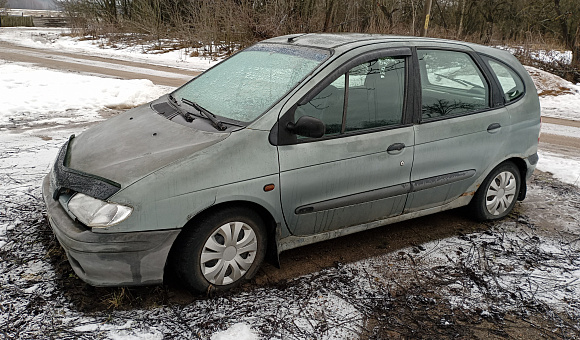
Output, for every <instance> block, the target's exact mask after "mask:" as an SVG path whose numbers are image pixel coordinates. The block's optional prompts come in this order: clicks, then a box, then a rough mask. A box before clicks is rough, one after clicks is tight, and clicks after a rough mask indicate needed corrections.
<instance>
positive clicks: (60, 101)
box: [0, 60, 169, 128]
mask: <svg viewBox="0 0 580 340" xmlns="http://www.w3.org/2000/svg"><path fill="white" fill-rule="evenodd" d="M168 90H169V88H167V87H163V86H155V85H153V83H152V82H151V81H150V80H146V79H139V80H120V79H112V78H101V77H94V76H86V75H80V74H76V73H68V72H58V71H53V70H47V69H39V68H31V66H30V65H17V64H14V63H6V62H3V61H1V60H0V94H1V95H0V96H1V97H2V100H1V101H2V110H1V111H0V128H3V127H10V126H11V125H15V124H21V123H22V122H26V123H27V125H29V126H32V125H39V124H47V123H55V124H62V125H64V124H67V123H69V122H71V120H74V121H76V122H79V121H80V122H83V121H84V122H89V121H95V120H98V119H100V117H99V110H101V109H106V108H109V109H128V108H132V107H135V106H138V105H141V104H144V103H147V102H149V101H151V100H153V99H155V98H158V97H160V96H161V95H163V94H164V93H167V92H168ZM7 99H9V100H7ZM63 113H64V114H63Z"/></svg>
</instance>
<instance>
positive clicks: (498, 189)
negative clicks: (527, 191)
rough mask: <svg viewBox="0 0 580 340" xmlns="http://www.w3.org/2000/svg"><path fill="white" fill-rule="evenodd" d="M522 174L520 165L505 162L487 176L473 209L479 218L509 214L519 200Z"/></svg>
mask: <svg viewBox="0 0 580 340" xmlns="http://www.w3.org/2000/svg"><path fill="white" fill-rule="evenodd" d="M520 186H521V176H520V171H519V169H518V167H517V166H516V165H515V164H514V163H512V162H505V163H502V164H500V165H499V166H498V167H496V168H495V169H493V170H492V172H491V173H490V174H489V175H488V176H487V177H486V178H485V180H484V181H483V183H482V184H481V186H480V187H479V189H478V190H477V193H476V194H475V197H474V198H473V201H472V202H471V207H472V211H473V212H474V214H475V217H476V218H477V219H478V220H484V221H485V220H488V221H489V220H496V219H500V218H502V217H504V216H506V215H507V214H509V213H510V212H511V211H512V209H513V207H514V206H515V204H516V202H517V197H518V193H519V192H520Z"/></svg>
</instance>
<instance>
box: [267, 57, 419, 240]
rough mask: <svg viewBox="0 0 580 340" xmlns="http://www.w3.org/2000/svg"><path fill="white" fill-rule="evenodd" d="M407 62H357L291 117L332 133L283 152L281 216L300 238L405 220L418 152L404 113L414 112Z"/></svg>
mask: <svg viewBox="0 0 580 340" xmlns="http://www.w3.org/2000/svg"><path fill="white" fill-rule="evenodd" d="M387 54H388V53H387ZM409 54H410V53H409ZM409 59H410V58H409V57H408V56H407V55H390V56H385V57H378V58H377V57H376V54H373V56H370V57H369V60H366V61H361V59H357V63H356V64H353V65H349V67H347V68H343V69H345V70H348V71H346V72H345V73H343V74H336V75H335V76H334V78H335V80H334V81H332V79H331V81H332V82H331V83H330V84H329V85H327V86H325V87H324V88H323V89H322V90H320V91H319V92H318V93H317V94H315V95H313V96H310V97H309V98H311V99H310V100H308V101H306V102H304V103H303V105H298V106H296V107H295V108H294V109H293V110H291V111H290V112H288V113H287V114H288V115H292V117H291V118H290V121H294V122H295V121H297V120H298V118H299V117H301V116H311V117H315V118H318V119H320V120H322V121H323V122H324V123H325V126H326V133H325V135H324V136H323V137H321V138H303V137H300V136H296V137H295V141H294V142H292V143H288V145H280V146H278V151H279V162H280V186H281V203H282V209H283V212H284V218H285V220H286V223H287V225H288V227H289V229H290V231H291V232H292V233H293V234H294V235H310V234H318V233H322V232H325V231H330V230H335V229H339V228H345V227H349V226H353V225H357V224H361V223H366V222H370V221H374V220H378V219H382V218H386V217H390V216H395V215H398V214H401V213H402V211H403V208H404V206H405V201H406V198H407V193H408V191H409V188H410V184H409V178H410V174H411V166H412V163H413V152H414V135H413V133H414V131H413V126H412V124H410V118H407V117H410V114H407V113H406V112H407V111H408V110H407V107H408V106H411V105H409V104H408V102H407V98H408V97H407V90H406V89H407V87H408V77H407V71H408V62H409ZM286 120H288V117H286ZM281 121H284V119H281Z"/></svg>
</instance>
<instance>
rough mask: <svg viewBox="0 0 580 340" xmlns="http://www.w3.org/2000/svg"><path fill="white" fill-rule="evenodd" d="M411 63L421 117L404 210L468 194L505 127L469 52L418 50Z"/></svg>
mask: <svg viewBox="0 0 580 340" xmlns="http://www.w3.org/2000/svg"><path fill="white" fill-rule="evenodd" d="M417 60H418V66H419V72H420V76H419V78H420V79H421V108H422V113H421V117H419V118H418V120H419V122H418V124H416V125H415V138H416V139H415V161H414V163H413V170H412V173H411V186H412V192H411V193H410V194H409V198H408V200H407V203H406V206H405V212H412V211H416V210H421V209H425V208H431V207H435V206H439V205H442V204H445V203H447V202H450V201H452V200H454V199H456V198H458V197H459V196H461V195H466V194H467V195H469V194H470V193H466V190H467V189H468V187H469V186H470V185H471V184H473V181H474V180H475V179H476V178H478V177H479V175H480V174H481V173H482V172H485V171H486V170H487V169H488V168H489V167H490V166H492V165H494V164H495V162H497V160H498V159H501V157H502V154H503V152H504V149H505V146H504V143H505V140H506V138H505V135H504V134H505V131H506V130H508V129H509V126H508V125H509V124H510V118H509V114H508V113H507V111H506V109H505V108H504V107H503V98H498V97H499V96H498V95H497V88H496V87H495V86H493V85H492V84H493V80H492V79H490V77H489V76H488V75H487V73H486V72H485V66H484V65H483V63H482V62H481V60H480V59H479V58H478V56H477V55H475V54H474V53H472V52H471V51H470V50H468V49H465V50H460V49H457V48H455V49H441V48H437V49H436V48H418V50H417Z"/></svg>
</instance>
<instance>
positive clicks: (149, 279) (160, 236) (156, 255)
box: [42, 175, 181, 286]
mask: <svg viewBox="0 0 580 340" xmlns="http://www.w3.org/2000/svg"><path fill="white" fill-rule="evenodd" d="M42 195H43V197H44V201H45V202H46V211H47V215H48V220H49V222H50V226H51V228H52V230H53V232H54V234H55V235H56V238H57V239H58V241H59V243H60V244H61V246H62V247H63V248H64V250H65V252H66V255H67V257H68V259H69V262H70V264H71V266H72V268H73V270H74V271H75V273H76V274H77V275H78V277H80V278H81V279H82V280H83V281H85V282H87V283H89V284H91V285H93V286H133V285H149V284H159V283H161V282H163V273H164V269H165V263H166V260H167V255H168V254H169V250H170V249H171V246H172V245H173V241H175V238H176V237H177V235H178V234H179V232H180V231H181V230H180V229H176V230H162V231H147V232H132V233H111V234H105V233H102V234H101V233H94V232H92V231H91V230H90V229H88V228H86V227H85V226H83V225H82V224H80V223H78V222H77V221H74V220H72V219H71V218H70V216H69V215H68V214H67V213H66V211H65V210H64V208H63V207H62V206H61V205H60V203H59V202H58V201H57V200H54V198H53V197H52V195H51V193H50V175H48V176H46V178H45V179H44V182H43V183H42Z"/></svg>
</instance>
